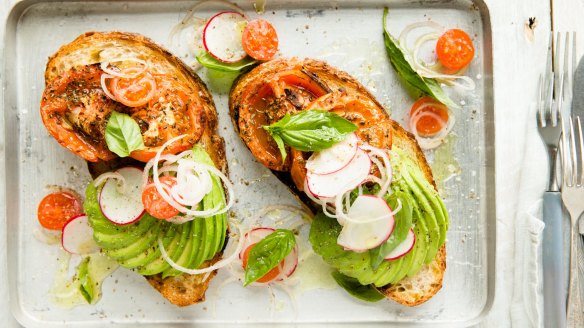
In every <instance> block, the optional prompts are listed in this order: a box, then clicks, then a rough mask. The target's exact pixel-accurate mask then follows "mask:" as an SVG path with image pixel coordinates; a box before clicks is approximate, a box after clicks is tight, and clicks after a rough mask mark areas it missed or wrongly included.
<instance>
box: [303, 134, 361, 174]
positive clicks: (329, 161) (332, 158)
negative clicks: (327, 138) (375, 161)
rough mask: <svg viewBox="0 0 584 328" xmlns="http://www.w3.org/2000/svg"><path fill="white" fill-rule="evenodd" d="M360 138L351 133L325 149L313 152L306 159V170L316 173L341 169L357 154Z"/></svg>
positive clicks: (326, 172) (327, 172) (328, 172)
mask: <svg viewBox="0 0 584 328" xmlns="http://www.w3.org/2000/svg"><path fill="white" fill-rule="evenodd" d="M358 141H359V139H358V138H357V135H356V134H355V133H351V134H350V135H348V136H347V138H345V140H343V141H341V142H339V143H337V144H335V145H334V146H332V147H330V148H327V149H325V150H322V151H319V152H315V153H313V154H312V155H311V156H310V158H309V159H308V161H306V170H307V171H309V172H312V173H314V174H330V173H334V172H337V171H339V170H340V169H342V168H344V167H345V166H347V164H349V162H351V160H352V159H353V158H354V157H355V154H357V143H358Z"/></svg>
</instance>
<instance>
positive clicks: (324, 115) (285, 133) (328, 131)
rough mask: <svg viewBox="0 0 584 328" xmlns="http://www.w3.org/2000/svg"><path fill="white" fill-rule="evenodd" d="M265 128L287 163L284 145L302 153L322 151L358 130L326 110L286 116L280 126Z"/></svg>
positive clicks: (353, 125) (277, 124) (279, 122)
mask: <svg viewBox="0 0 584 328" xmlns="http://www.w3.org/2000/svg"><path fill="white" fill-rule="evenodd" d="M263 128H264V129H265V130H266V131H268V133H270V135H271V136H272V137H273V138H274V140H275V141H276V144H278V148H279V149H280V152H281V153H282V158H283V159H285V158H286V155H285V152H286V150H285V148H284V146H283V144H287V145H288V146H290V147H292V148H294V149H297V150H300V151H320V150H323V149H326V148H329V147H331V146H333V145H334V144H335V143H337V142H339V141H341V140H343V139H345V138H346V136H347V134H349V133H352V132H353V131H355V130H357V126H356V125H355V124H353V123H352V122H350V121H348V120H346V119H344V118H343V117H341V116H339V115H337V114H335V113H331V112H328V111H324V110H316V109H314V110H307V111H302V112H299V113H296V114H294V115H289V114H286V115H285V116H284V117H283V118H282V119H281V120H279V121H278V122H276V123H274V124H272V125H269V126H266V125H264V126H263Z"/></svg>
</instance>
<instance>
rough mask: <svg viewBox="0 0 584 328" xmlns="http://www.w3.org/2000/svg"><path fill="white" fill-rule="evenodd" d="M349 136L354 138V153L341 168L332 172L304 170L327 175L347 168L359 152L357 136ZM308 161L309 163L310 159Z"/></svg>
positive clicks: (353, 134)
mask: <svg viewBox="0 0 584 328" xmlns="http://www.w3.org/2000/svg"><path fill="white" fill-rule="evenodd" d="M349 136H353V138H355V146H354V147H353V148H354V151H353V155H352V156H350V158H349V159H348V160H347V161H346V162H345V163H344V164H343V165H342V166H340V167H339V168H335V169H333V170H332V171H323V172H318V171H316V170H310V169H308V167H307V168H306V170H307V171H310V172H311V173H312V174H319V175H327V174H333V173H336V172H338V171H340V170H342V169H344V168H345V167H347V165H349V163H351V162H352V161H353V159H355V156H357V152H358V150H359V137H357V134H356V133H354V132H353V133H351V134H350V135H349ZM349 136H347V138H349ZM333 147H334V146H333ZM330 150H331V148H328V149H325V150H323V151H330ZM308 160H309V161H310V158H309V159H308ZM307 166H308V165H307Z"/></svg>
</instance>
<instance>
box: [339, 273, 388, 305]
mask: <svg viewBox="0 0 584 328" xmlns="http://www.w3.org/2000/svg"><path fill="white" fill-rule="evenodd" d="M331 275H332V276H333V278H334V279H335V281H336V282H337V284H339V286H341V287H343V289H344V290H346V291H347V292H348V293H349V294H351V295H353V296H354V297H356V298H358V299H360V300H363V301H366V302H378V301H381V300H382V299H384V298H385V296H384V295H383V294H381V292H379V291H378V290H377V288H375V287H373V286H372V285H366V286H363V285H361V284H360V283H359V281H358V280H357V279H355V278H351V277H348V276H345V275H344V274H342V273H340V272H339V271H333V272H332V273H331Z"/></svg>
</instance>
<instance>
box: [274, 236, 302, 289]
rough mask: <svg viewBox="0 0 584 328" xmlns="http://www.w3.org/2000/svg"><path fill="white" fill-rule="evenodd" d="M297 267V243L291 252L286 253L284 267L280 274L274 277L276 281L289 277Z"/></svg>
mask: <svg viewBox="0 0 584 328" xmlns="http://www.w3.org/2000/svg"><path fill="white" fill-rule="evenodd" d="M297 267H298V245H296V246H294V249H292V252H290V254H288V256H286V257H285V258H284V268H282V270H281V271H280V274H279V275H278V277H276V279H277V280H278V281H282V280H284V279H286V278H288V277H290V276H291V275H292V274H293V273H294V272H295V271H296V268H297Z"/></svg>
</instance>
